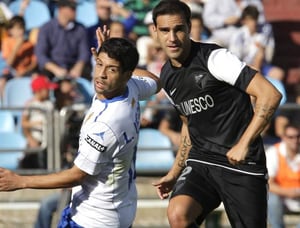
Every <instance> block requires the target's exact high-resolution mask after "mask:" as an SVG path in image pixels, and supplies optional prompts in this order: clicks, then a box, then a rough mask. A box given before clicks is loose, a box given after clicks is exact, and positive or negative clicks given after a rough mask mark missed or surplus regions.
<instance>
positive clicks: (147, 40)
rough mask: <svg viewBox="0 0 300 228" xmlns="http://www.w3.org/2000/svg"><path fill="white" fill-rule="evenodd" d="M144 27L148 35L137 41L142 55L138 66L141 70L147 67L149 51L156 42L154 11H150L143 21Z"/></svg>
mask: <svg viewBox="0 0 300 228" xmlns="http://www.w3.org/2000/svg"><path fill="white" fill-rule="evenodd" d="M143 23H144V26H146V27H147V29H148V34H145V35H142V36H140V37H138V38H137V40H136V47H137V49H138V52H139V54H140V59H139V64H138V66H139V67H141V68H146V67H147V60H148V59H149V58H148V56H149V49H150V46H151V45H153V44H154V43H155V42H156V41H155V34H154V29H153V21H152V11H148V12H147V14H146V15H145V17H144V20H143Z"/></svg>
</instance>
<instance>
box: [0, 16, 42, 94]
mask: <svg viewBox="0 0 300 228" xmlns="http://www.w3.org/2000/svg"><path fill="white" fill-rule="evenodd" d="M7 32H8V36H7V37H6V38H5V39H3V42H2V57H3V59H4V60H5V62H6V64H7V67H6V68H5V69H4V71H3V72H2V77H1V78H0V90H1V93H2V92H3V90H4V86H5V84H6V81H7V80H9V79H11V78H14V77H24V76H30V75H31V73H32V72H33V71H34V70H35V69H36V67H37V59H36V56H35V54H34V45H33V44H32V43H31V42H30V41H28V40H27V39H26V36H25V21H24V18H23V17H21V16H14V17H12V18H11V19H10V20H9V21H8V24H7Z"/></svg>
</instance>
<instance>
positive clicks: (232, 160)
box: [228, 157, 245, 165]
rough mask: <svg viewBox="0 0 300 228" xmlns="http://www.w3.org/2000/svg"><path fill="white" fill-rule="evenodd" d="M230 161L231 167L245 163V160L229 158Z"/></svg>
mask: <svg viewBox="0 0 300 228" xmlns="http://www.w3.org/2000/svg"><path fill="white" fill-rule="evenodd" d="M228 161H229V163H230V164H231V165H241V164H243V163H244V162H245V161H244V160H237V159H234V158H229V157H228Z"/></svg>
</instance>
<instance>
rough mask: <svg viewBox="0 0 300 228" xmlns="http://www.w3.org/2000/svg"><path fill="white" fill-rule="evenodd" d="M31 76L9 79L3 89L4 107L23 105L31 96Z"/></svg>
mask: <svg viewBox="0 0 300 228" xmlns="http://www.w3.org/2000/svg"><path fill="white" fill-rule="evenodd" d="M30 84H31V77H22V78H13V79H11V80H9V81H8V82H7V83H6V85H5V89H4V95H3V106H4V107H18V108H19V107H24V106H25V104H26V102H27V101H28V100H29V99H31V98H32V97H33V93H32V90H31V85H30Z"/></svg>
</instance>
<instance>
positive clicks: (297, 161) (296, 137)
mask: <svg viewBox="0 0 300 228" xmlns="http://www.w3.org/2000/svg"><path fill="white" fill-rule="evenodd" d="M266 156H267V168H268V173H269V191H270V192H269V199H268V217H269V223H270V225H271V226H272V228H283V227H285V226H284V220H283V215H284V213H285V212H286V211H292V212H300V129H299V126H296V125H290V124H289V125H287V126H285V128H284V132H283V135H282V141H281V142H280V143H277V144H275V145H273V146H271V147H270V148H269V149H268V150H267V151H266ZM297 227H300V224H298V226H297Z"/></svg>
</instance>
